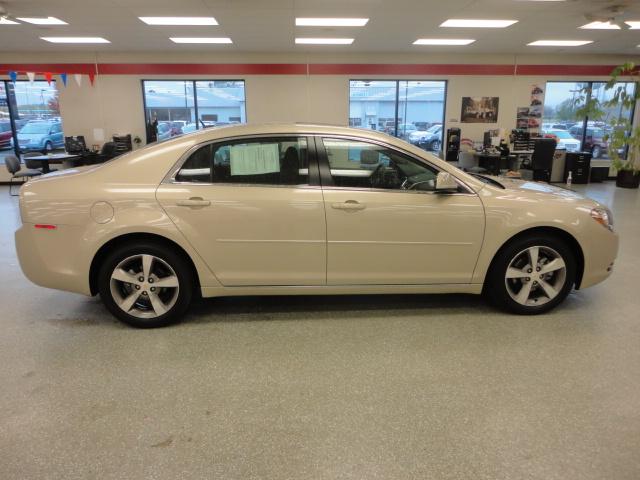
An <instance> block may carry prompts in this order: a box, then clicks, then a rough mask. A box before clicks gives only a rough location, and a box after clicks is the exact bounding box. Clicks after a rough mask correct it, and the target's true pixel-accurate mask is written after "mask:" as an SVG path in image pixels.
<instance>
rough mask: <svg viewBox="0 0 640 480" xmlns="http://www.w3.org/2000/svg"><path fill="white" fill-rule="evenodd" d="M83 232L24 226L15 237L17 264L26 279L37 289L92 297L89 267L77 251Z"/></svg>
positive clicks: (63, 228)
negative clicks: (52, 289) (38, 286)
mask: <svg viewBox="0 0 640 480" xmlns="http://www.w3.org/2000/svg"><path fill="white" fill-rule="evenodd" d="M82 236H83V235H82V228H81V227H78V226H71V225H58V226H57V227H56V228H55V229H54V230H46V229H41V228H36V227H35V224H33V223H25V224H23V225H22V226H21V227H20V228H19V229H18V230H17V231H16V234H15V240H16V250H17V253H18V261H19V262H20V268H22V271H23V273H24V274H25V276H26V277H27V278H28V279H29V280H31V281H32V282H33V283H35V284H36V285H40V286H41V287H47V288H55V289H57V290H66V291H68V292H75V293H81V294H84V295H91V290H90V287H89V267H90V264H87V261H86V259H85V256H84V255H82V253H81V251H79V249H78V248H74V245H75V246H78V245H80V244H81V239H82Z"/></svg>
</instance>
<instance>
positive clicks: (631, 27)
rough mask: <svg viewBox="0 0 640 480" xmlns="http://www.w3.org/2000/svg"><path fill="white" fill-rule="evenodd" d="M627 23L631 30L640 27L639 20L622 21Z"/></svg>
mask: <svg viewBox="0 0 640 480" xmlns="http://www.w3.org/2000/svg"><path fill="white" fill-rule="evenodd" d="M624 23H626V24H627V25H629V28H630V29H631V30H639V29H640V21H637V22H624Z"/></svg>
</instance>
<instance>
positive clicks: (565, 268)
mask: <svg viewBox="0 0 640 480" xmlns="http://www.w3.org/2000/svg"><path fill="white" fill-rule="evenodd" d="M576 268H577V267H576V260H575V255H574V254H573V252H572V251H571V249H570V248H569V247H568V246H567V244H566V242H564V241H562V240H561V239H560V238H557V237H554V236H552V235H534V236H531V237H528V238H526V237H521V238H519V239H516V240H514V241H512V242H510V243H509V244H507V245H506V246H505V247H504V248H503V249H502V250H501V251H500V252H498V254H497V256H496V258H495V260H494V262H493V264H492V266H491V269H490V271H489V274H488V277H487V282H486V284H485V293H486V294H487V296H488V297H489V298H490V299H491V300H492V301H493V303H494V304H496V305H497V306H499V307H501V308H503V309H506V310H508V311H511V312H514V313H518V314H524V315H532V314H538V313H544V312H547V311H549V310H551V309H552V308H554V307H556V306H557V305H558V304H560V303H561V302H562V301H563V300H564V299H565V298H566V297H567V295H568V294H569V292H570V291H571V290H572V288H573V286H574V284H575V278H576Z"/></svg>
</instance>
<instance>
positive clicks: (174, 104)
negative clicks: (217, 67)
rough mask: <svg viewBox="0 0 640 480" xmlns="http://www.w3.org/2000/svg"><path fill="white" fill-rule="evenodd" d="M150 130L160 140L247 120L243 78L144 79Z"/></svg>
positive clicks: (145, 108)
mask: <svg viewBox="0 0 640 480" xmlns="http://www.w3.org/2000/svg"><path fill="white" fill-rule="evenodd" d="M142 90H143V93H144V110H145V122H146V124H147V131H148V132H149V130H150V126H151V125H152V124H153V123H154V122H156V121H157V122H158V126H157V140H159V141H162V140H167V139H168V138H171V137H175V136H176V135H181V134H183V133H189V132H193V131H195V130H198V129H200V128H206V127H213V126H220V125H229V124H235V123H245V122H246V108H245V89H244V80H197V81H196V80H143V81H142Z"/></svg>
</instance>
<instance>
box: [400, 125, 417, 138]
mask: <svg viewBox="0 0 640 480" xmlns="http://www.w3.org/2000/svg"><path fill="white" fill-rule="evenodd" d="M417 131H418V127H416V126H415V125H414V124H413V123H399V124H398V135H397V137H398V138H402V139H403V140H409V136H410V135H411V134H412V133H413V132H417Z"/></svg>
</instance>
